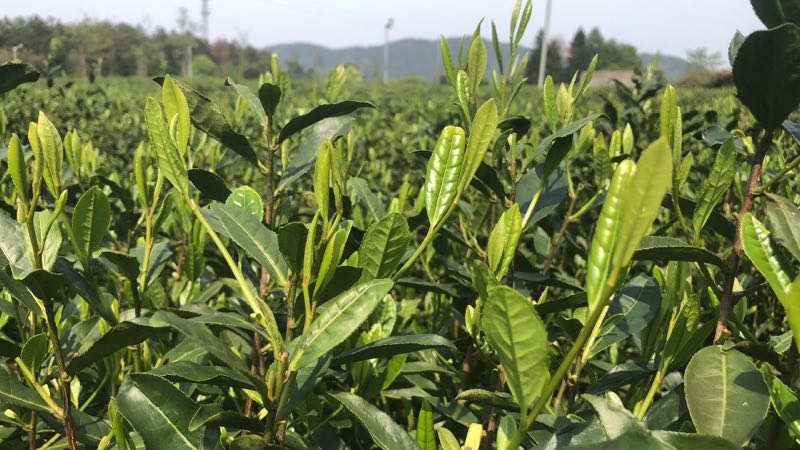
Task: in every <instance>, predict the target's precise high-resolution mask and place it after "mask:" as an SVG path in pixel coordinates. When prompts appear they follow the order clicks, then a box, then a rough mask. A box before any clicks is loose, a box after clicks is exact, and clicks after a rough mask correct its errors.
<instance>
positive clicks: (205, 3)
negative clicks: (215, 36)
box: [200, 0, 211, 42]
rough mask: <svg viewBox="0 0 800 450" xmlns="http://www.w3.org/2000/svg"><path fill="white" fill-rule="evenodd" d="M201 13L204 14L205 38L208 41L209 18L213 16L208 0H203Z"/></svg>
mask: <svg viewBox="0 0 800 450" xmlns="http://www.w3.org/2000/svg"><path fill="white" fill-rule="evenodd" d="M200 14H202V16H203V29H202V33H203V39H205V40H206V42H208V38H209V36H208V18H209V16H211V10H210V9H208V0H203V9H201V10H200Z"/></svg>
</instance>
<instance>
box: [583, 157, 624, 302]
mask: <svg viewBox="0 0 800 450" xmlns="http://www.w3.org/2000/svg"><path fill="white" fill-rule="evenodd" d="M635 169H636V164H635V163H634V162H633V161H631V160H629V159H626V160H625V161H622V162H621V163H620V164H619V165H618V166H617V170H616V171H614V177H613V178H612V180H611V185H610V186H609V188H608V193H607V194H606V199H605V202H604V203H603V209H602V210H601V211H600V217H599V218H598V219H597V226H596V228H595V231H594V237H593V238H592V247H591V250H590V251H589V261H588V264H587V268H586V298H587V300H588V302H589V309H590V310H592V309H593V308H595V306H596V305H597V304H599V303H600V302H601V301H602V300H603V299H602V298H601V297H602V296H603V295H604V292H605V291H606V283H607V281H608V280H607V278H608V276H609V274H610V273H611V270H612V256H613V250H614V247H615V246H616V243H617V240H619V239H620V238H621V236H622V235H621V234H620V233H619V229H620V224H621V223H622V220H623V218H624V216H623V214H624V211H625V208H624V207H625V204H624V201H625V198H624V197H625V194H626V193H627V192H628V187H629V185H630V183H631V179H632V178H633V173H634V171H635Z"/></svg>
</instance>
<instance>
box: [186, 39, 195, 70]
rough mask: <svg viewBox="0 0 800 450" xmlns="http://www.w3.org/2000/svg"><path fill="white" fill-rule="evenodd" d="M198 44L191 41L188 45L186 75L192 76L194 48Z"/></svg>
mask: <svg viewBox="0 0 800 450" xmlns="http://www.w3.org/2000/svg"><path fill="white" fill-rule="evenodd" d="M195 47H196V45H195V44H194V43H191V44H189V45H187V46H186V77H187V78H191V77H192V59H193V57H192V49H193V48H195Z"/></svg>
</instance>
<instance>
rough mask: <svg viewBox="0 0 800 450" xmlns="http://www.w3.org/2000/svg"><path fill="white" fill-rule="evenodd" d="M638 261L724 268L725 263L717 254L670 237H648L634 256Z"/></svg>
mask: <svg viewBox="0 0 800 450" xmlns="http://www.w3.org/2000/svg"><path fill="white" fill-rule="evenodd" d="M633 259H635V260H637V261H693V262H701V263H709V264H714V265H715V266H718V267H724V266H725V262H724V261H723V260H722V259H721V258H720V257H719V256H717V255H716V254H714V253H711V252H710V251H708V250H706V249H704V248H701V247H695V246H693V245H690V244H687V243H686V241H684V240H682V239H678V238H673V237H668V236H647V237H645V238H643V239H642V240H641V242H640V243H639V247H638V248H637V249H636V252H635V253H634V254H633Z"/></svg>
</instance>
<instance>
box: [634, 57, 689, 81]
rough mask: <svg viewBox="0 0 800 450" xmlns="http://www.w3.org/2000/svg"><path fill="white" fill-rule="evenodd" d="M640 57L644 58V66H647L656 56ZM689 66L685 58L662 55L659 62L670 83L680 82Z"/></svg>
mask: <svg viewBox="0 0 800 450" xmlns="http://www.w3.org/2000/svg"><path fill="white" fill-rule="evenodd" d="M639 57H640V58H642V64H644V65H645V66H646V65H648V64H650V61H652V60H653V58H655V57H656V54H655V53H640V54H639ZM687 64H688V63H687V61H686V60H685V59H683V58H680V57H678V56H671V55H664V54H662V55H661V59H660V60H659V62H658V67H659V68H660V69H661V70H662V71H663V72H664V76H666V77H667V79H668V80H669V81H678V80H680V79H681V75H683V71H684V70H686V65H687Z"/></svg>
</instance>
